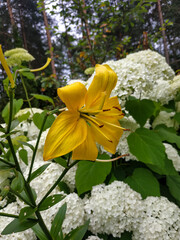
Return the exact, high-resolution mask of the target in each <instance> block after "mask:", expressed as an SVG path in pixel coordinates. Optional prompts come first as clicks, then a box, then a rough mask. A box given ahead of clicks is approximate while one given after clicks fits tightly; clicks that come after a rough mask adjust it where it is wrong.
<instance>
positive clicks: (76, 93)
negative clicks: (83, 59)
mask: <svg viewBox="0 0 180 240" xmlns="http://www.w3.org/2000/svg"><path fill="white" fill-rule="evenodd" d="M57 93H58V96H59V97H60V99H61V100H62V101H63V102H64V103H65V104H66V107H67V108H68V109H69V110H71V111H77V110H78V109H80V108H81V107H82V106H83V105H84V103H85V95H86V93H87V89H86V87H85V86H84V85H83V84H82V83H80V82H76V83H73V84H70V85H67V86H65V87H62V88H58V90H57Z"/></svg>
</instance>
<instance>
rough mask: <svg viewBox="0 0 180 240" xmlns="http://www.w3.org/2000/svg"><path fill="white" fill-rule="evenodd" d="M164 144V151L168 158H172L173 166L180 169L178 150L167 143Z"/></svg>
mask: <svg viewBox="0 0 180 240" xmlns="http://www.w3.org/2000/svg"><path fill="white" fill-rule="evenodd" d="M163 144H164V146H165V151H166V154H167V156H168V159H170V160H172V162H173V165H174V168H175V169H176V171H178V172H179V171H180V156H179V154H178V151H177V150H176V149H175V148H174V147H173V146H172V145H171V144H168V143H163Z"/></svg>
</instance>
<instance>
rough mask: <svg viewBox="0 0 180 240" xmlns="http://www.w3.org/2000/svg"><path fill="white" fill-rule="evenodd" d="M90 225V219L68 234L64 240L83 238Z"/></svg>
mask: <svg viewBox="0 0 180 240" xmlns="http://www.w3.org/2000/svg"><path fill="white" fill-rule="evenodd" d="M88 226H89V221H87V222H86V223H85V224H84V225H82V226H80V227H77V228H76V229H74V230H72V231H71V232H70V233H69V234H68V235H66V237H65V238H64V240H82V239H83V237H84V235H85V233H86V232H87V230H88Z"/></svg>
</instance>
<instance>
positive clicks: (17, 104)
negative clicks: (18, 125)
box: [2, 99, 23, 123]
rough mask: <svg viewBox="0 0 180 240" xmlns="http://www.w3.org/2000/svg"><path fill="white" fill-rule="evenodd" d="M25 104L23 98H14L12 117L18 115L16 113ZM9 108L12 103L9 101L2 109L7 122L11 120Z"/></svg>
mask: <svg viewBox="0 0 180 240" xmlns="http://www.w3.org/2000/svg"><path fill="white" fill-rule="evenodd" d="M22 105H23V99H18V100H16V99H14V100H13V114H12V119H13V118H14V116H15V115H16V113H17V112H18V111H19V110H20V109H21V107H22ZM9 109H10V105H9V103H7V105H6V106H5V108H4V109H3V111H2V117H3V118H4V121H5V123H8V120H9Z"/></svg>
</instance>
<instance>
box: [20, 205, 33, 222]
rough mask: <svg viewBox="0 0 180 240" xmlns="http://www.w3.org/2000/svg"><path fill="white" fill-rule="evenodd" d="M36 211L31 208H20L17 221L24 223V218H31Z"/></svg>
mask: <svg viewBox="0 0 180 240" xmlns="http://www.w3.org/2000/svg"><path fill="white" fill-rule="evenodd" d="M36 210H37V209H36V208H31V207H24V208H22V209H21V211H20V213H19V220H20V221H24V220H25V219H26V218H28V217H30V216H32V215H33V214H34V213H35V211H36Z"/></svg>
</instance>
